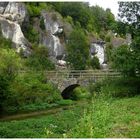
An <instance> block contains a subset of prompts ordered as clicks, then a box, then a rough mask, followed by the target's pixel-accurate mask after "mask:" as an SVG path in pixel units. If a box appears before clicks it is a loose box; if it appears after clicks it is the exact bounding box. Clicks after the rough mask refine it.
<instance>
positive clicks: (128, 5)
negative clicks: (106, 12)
mask: <svg viewBox="0 0 140 140" xmlns="http://www.w3.org/2000/svg"><path fill="white" fill-rule="evenodd" d="M118 15H119V17H120V18H121V20H122V22H124V23H127V24H128V25H129V32H130V33H131V35H132V39H133V40H132V43H131V45H130V49H129V53H130V55H129V56H132V57H129V59H130V60H132V59H131V58H133V60H132V61H130V63H131V66H132V65H133V70H134V72H135V73H136V72H137V73H139V74H140V2H119V14H118ZM126 51H128V50H126ZM125 54H126V52H125V51H124V53H123V52H122V55H125ZM126 59H127V58H126ZM125 61H127V60H125ZM124 63H125V62H124Z"/></svg>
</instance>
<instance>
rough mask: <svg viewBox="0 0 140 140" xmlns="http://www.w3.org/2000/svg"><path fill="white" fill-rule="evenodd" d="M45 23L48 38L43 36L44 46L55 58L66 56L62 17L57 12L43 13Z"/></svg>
mask: <svg viewBox="0 0 140 140" xmlns="http://www.w3.org/2000/svg"><path fill="white" fill-rule="evenodd" d="M42 16H43V19H44V23H45V29H46V36H42V42H41V43H42V44H43V45H45V46H47V47H48V48H49V53H50V56H53V57H55V58H57V57H59V56H61V57H62V56H63V54H65V48H64V44H65V42H64V41H61V35H63V22H62V17H61V16H60V15H59V14H58V13H56V12H42Z"/></svg>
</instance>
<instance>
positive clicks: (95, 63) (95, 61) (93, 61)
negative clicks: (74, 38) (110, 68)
mask: <svg viewBox="0 0 140 140" xmlns="http://www.w3.org/2000/svg"><path fill="white" fill-rule="evenodd" d="M90 65H91V66H92V68H93V69H100V63H99V59H98V57H96V56H94V57H93V58H92V59H91V60H90Z"/></svg>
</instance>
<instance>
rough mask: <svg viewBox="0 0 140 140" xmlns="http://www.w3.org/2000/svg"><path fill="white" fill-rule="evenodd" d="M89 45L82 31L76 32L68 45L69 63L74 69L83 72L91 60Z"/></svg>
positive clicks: (72, 34) (71, 36)
mask: <svg viewBox="0 0 140 140" xmlns="http://www.w3.org/2000/svg"><path fill="white" fill-rule="evenodd" d="M88 50H89V45H88V42H87V38H86V36H85V34H84V32H83V31H82V30H80V29H79V30H74V31H73V32H72V33H71V35H70V38H69V42H68V45H67V53H68V58H67V60H68V62H69V63H70V65H71V67H72V68H73V69H77V70H83V69H85V68H86V66H87V61H88V59H89V56H88V55H89V51H88Z"/></svg>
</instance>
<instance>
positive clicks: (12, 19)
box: [0, 2, 30, 55]
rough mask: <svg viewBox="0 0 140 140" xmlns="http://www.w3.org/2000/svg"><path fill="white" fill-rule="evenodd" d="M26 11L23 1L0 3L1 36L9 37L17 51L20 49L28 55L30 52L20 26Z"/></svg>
mask: <svg viewBox="0 0 140 140" xmlns="http://www.w3.org/2000/svg"><path fill="white" fill-rule="evenodd" d="M26 13H27V12H26V9H25V6H24V4H23V3H17V2H9V3H5V2H1V3H0V26H1V32H2V35H3V37H5V38H7V39H10V40H11V41H12V42H13V43H14V44H15V45H14V46H15V48H16V51H17V52H20V50H21V49H22V50H23V51H24V53H26V55H28V54H29V53H30V49H29V43H28V41H27V39H26V38H25V37H24V34H23V33H22V30H21V27H20V25H21V24H22V22H23V21H24V18H25V16H26Z"/></svg>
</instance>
